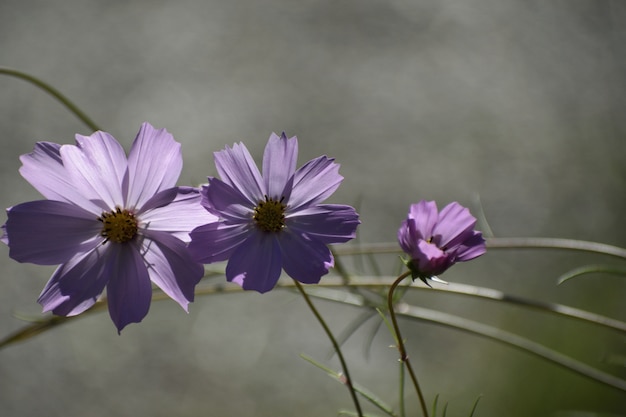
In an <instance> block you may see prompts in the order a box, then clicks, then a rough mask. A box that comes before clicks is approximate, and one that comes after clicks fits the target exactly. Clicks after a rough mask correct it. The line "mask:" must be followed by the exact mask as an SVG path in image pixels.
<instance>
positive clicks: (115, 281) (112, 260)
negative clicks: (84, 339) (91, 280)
mask: <svg viewBox="0 0 626 417" xmlns="http://www.w3.org/2000/svg"><path fill="white" fill-rule="evenodd" d="M110 250H111V252H110V254H109V256H108V257H107V260H106V265H105V270H104V273H105V275H106V276H108V277H109V284H108V285H107V298H108V302H109V314H110V315H111V319H112V320H113V323H115V326H116V327H117V330H118V332H121V331H122V329H123V328H124V327H126V325H127V324H129V323H139V322H140V321H141V320H142V319H143V318H144V317H145V316H146V314H148V310H149V309H150V300H151V299H152V286H151V285H150V277H149V275H148V269H147V268H146V265H145V264H144V260H143V258H142V257H141V254H140V253H139V250H138V249H137V248H136V247H135V246H134V245H132V244H111V249H110Z"/></svg>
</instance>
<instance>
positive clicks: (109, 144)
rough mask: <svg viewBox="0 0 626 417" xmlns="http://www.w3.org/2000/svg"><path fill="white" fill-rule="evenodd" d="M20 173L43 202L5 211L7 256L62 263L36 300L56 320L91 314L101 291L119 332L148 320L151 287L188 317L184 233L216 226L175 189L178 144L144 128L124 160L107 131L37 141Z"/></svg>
mask: <svg viewBox="0 0 626 417" xmlns="http://www.w3.org/2000/svg"><path fill="white" fill-rule="evenodd" d="M20 159H21V161H22V164H23V165H22V167H21V168H20V173H21V174H22V176H23V177H24V178H25V179H26V180H27V181H28V182H29V183H31V185H32V186H33V187H35V188H36V189H37V190H38V191H39V192H40V193H41V194H43V196H44V197H46V198H47V200H40V201H31V202H28V203H23V204H19V205H16V206H14V207H11V208H9V209H8V210H7V214H8V219H7V222H6V224H5V225H4V226H3V228H4V230H5V236H4V241H5V243H7V244H8V245H9V255H10V256H11V258H13V259H15V260H17V261H19V262H32V263H35V264H39V265H57V264H58V265H59V267H58V268H57V269H56V271H55V272H54V274H53V275H52V277H51V278H50V280H49V281H48V284H47V285H46V287H45V288H44V290H43V292H42V293H41V295H40V297H39V300H38V301H39V303H40V304H41V305H42V306H43V309H44V312H45V311H52V312H53V313H54V314H57V315H61V316H73V315H76V314H80V313H82V312H83V311H85V310H86V309H88V308H89V307H91V306H92V305H93V304H94V303H95V302H96V300H97V299H98V297H99V296H100V294H101V293H102V292H103V290H104V289H105V287H106V290H107V300H108V307H109V313H110V315H111V319H112V320H113V322H114V323H115V326H116V327H117V329H118V332H119V331H121V330H122V329H123V328H124V327H125V326H126V325H127V324H129V323H137V322H140V321H141V320H142V319H143V318H144V317H145V316H146V314H147V313H148V309H149V308H150V301H151V298H152V285H151V282H152V283H154V284H156V285H157V286H158V287H159V288H161V289H162V290H163V292H165V293H166V294H167V295H169V296H170V297H171V298H173V299H174V300H175V301H176V302H177V303H178V304H180V305H181V307H183V309H185V311H187V309H188V304H189V302H190V301H193V297H194V288H195V286H196V284H197V283H198V281H199V280H200V279H201V278H202V276H203V273H204V271H203V267H202V265H201V264H199V263H196V262H194V261H193V259H192V258H191V256H190V255H189V253H188V251H187V247H186V242H188V241H189V232H190V231H191V230H192V229H194V228H195V227H197V226H199V225H201V224H205V223H207V222H210V221H213V220H215V218H214V217H213V216H212V215H211V214H209V213H208V212H206V210H204V209H203V208H202V206H201V205H200V199H201V198H200V194H199V190H197V189H194V188H191V187H176V181H177V180H178V176H179V175H180V172H181V169H182V165H183V162H182V155H181V152H180V144H179V143H178V142H176V141H175V140H174V138H173V137H172V135H171V134H169V133H168V132H167V131H166V130H165V129H160V130H156V129H154V128H153V127H152V126H151V125H150V124H148V123H144V124H143V125H142V126H141V129H140V130H139V133H138V134H137V137H136V139H135V141H134V143H133V145H132V148H131V150H130V153H129V156H128V158H127V157H126V154H125V152H124V149H123V148H122V146H121V145H120V144H119V143H118V142H117V141H116V140H115V139H114V138H113V137H112V136H111V135H109V134H108V133H105V132H95V133H94V134H92V135H91V136H81V135H76V145H75V146H74V145H59V144H56V143H50V142H39V143H37V144H36V146H35V149H34V151H33V152H32V153H30V154H27V155H23V156H22V157H21V158H20Z"/></svg>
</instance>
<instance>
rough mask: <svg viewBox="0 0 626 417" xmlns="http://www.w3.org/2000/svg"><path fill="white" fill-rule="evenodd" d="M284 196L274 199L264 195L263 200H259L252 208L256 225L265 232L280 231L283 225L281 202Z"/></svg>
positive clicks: (283, 217) (284, 206)
mask: <svg viewBox="0 0 626 417" xmlns="http://www.w3.org/2000/svg"><path fill="white" fill-rule="evenodd" d="M284 199H285V197H281V199H280V200H274V199H272V198H269V197H268V196H265V201H260V202H259V204H258V205H257V206H256V207H255V208H254V216H253V217H252V218H253V219H254V221H256V224H257V226H258V227H259V228H260V229H261V230H263V231H265V232H280V231H281V230H282V229H283V228H284V227H285V209H286V208H287V206H286V205H284V204H283V200H284Z"/></svg>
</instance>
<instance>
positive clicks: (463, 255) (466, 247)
mask: <svg viewBox="0 0 626 417" xmlns="http://www.w3.org/2000/svg"><path fill="white" fill-rule="evenodd" d="M485 252H487V247H486V245H485V239H483V235H482V233H480V232H477V231H474V234H473V235H472V236H471V237H470V238H468V239H465V240H464V241H463V243H462V244H461V246H459V249H458V250H457V252H456V260H457V261H459V262H463V261H469V260H470V259H474V258H477V257H479V256H480V255H482V254H484V253H485Z"/></svg>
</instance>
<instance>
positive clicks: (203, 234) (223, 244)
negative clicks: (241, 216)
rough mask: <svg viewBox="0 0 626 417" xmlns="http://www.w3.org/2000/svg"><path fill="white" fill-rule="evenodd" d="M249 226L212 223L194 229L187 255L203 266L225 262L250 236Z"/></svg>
mask: <svg viewBox="0 0 626 417" xmlns="http://www.w3.org/2000/svg"><path fill="white" fill-rule="evenodd" d="M250 233H251V232H250V226H247V225H245V224H244V225H242V224H234V225H227V224H225V223H224V222H213V223H209V224H205V225H203V226H199V227H197V228H196V229H194V230H193V231H192V232H191V234H190V236H191V242H190V243H189V247H188V249H189V253H190V254H191V256H192V258H193V259H194V260H195V261H196V262H202V263H205V264H209V263H213V262H220V261H225V260H227V259H228V258H229V257H230V256H231V255H232V254H233V252H234V251H235V249H237V247H238V246H239V245H241V244H242V243H243V242H244V241H245V240H246V239H247V238H248V236H249V235H250Z"/></svg>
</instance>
